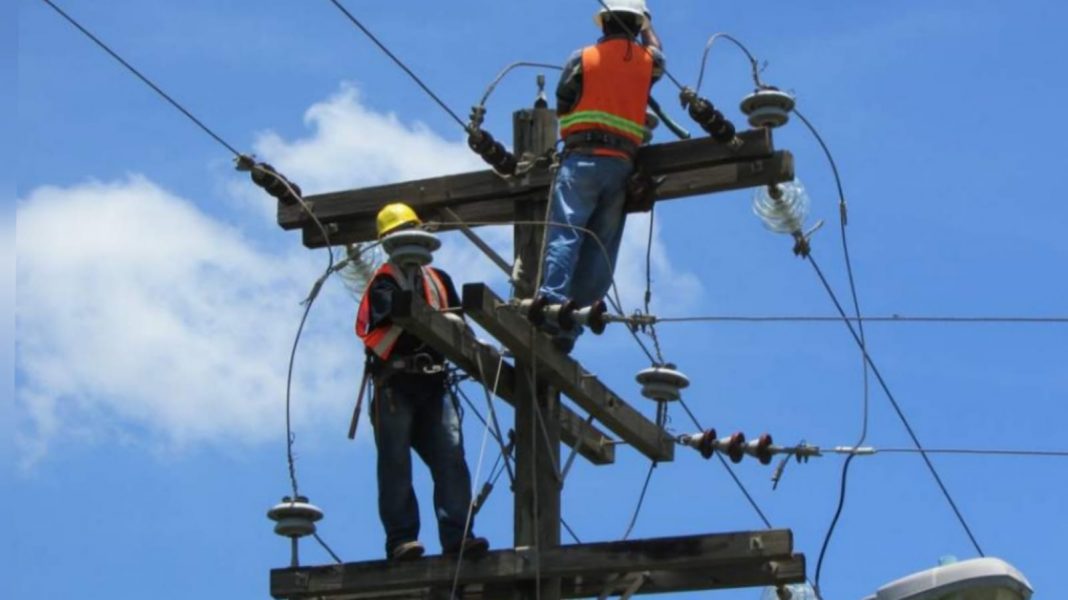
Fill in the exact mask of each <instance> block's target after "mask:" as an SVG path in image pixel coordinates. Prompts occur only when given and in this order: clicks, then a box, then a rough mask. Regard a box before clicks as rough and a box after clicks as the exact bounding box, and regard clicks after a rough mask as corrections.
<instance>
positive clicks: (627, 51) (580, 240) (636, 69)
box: [538, 0, 664, 352]
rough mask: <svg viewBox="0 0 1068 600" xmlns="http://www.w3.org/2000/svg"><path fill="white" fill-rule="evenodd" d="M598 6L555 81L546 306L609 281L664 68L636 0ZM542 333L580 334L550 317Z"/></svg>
mask: <svg viewBox="0 0 1068 600" xmlns="http://www.w3.org/2000/svg"><path fill="white" fill-rule="evenodd" d="M606 4H607V6H608V9H609V10H605V9H602V10H601V11H600V12H599V13H597V15H596V16H595V22H596V23H597V24H598V26H600V28H601V30H602V31H603V33H604V37H602V38H601V39H600V40H599V41H598V42H597V43H596V44H595V45H593V46H589V47H586V48H583V49H582V50H579V51H577V52H575V53H574V54H573V55H572V56H571V58H570V59H569V60H568V61H567V63H566V64H565V65H564V70H563V74H562V75H561V77H560V83H559V85H558V86H557V88H556V109H557V113H558V114H559V116H560V137H561V138H562V140H563V143H564V156H563V159H562V161H561V163H560V167H559V170H558V172H557V174H556V179H555V183H554V185H553V190H552V199H551V206H550V209H549V222H550V223H562V224H565V226H560V225H556V226H553V225H550V226H549V227H548V228H547V233H546V235H547V238H546V245H545V256H544V267H543V277H542V280H541V287H540V289H539V291H538V295H539V301H541V302H547V303H549V304H558V303H563V302H566V301H567V300H569V299H570V300H573V301H574V302H575V304H577V305H578V306H579V307H583V306H589V305H590V304H593V303H594V302H596V301H598V300H600V299H602V298H603V297H604V295H605V294H606V293H607V292H608V289H609V287H610V286H611V282H612V276H613V272H614V270H615V263H616V255H617V254H618V253H619V244H620V241H621V240H622V237H623V226H624V222H625V220H626V215H625V213H624V210H623V207H624V201H625V199H626V186H627V181H628V179H629V178H630V175H631V172H632V171H633V169H634V158H635V155H636V154H637V152H638V147H639V146H640V145H641V144H642V142H643V140H644V137H645V133H646V130H645V122H646V121H645V115H646V109H647V108H648V105H649V91H650V88H651V87H652V85H653V83H655V82H656V81H657V79H659V78H660V76H661V75H662V73H663V70H664V58H663V55H662V54H661V52H660V41H659V39H658V38H657V36H656V34H655V32H654V31H653V29H652V21H651V15H650V14H649V12H648V10H647V9H646V6H645V2H644V0H608V1H607V2H606ZM636 36H637V37H636ZM638 37H640V42H639V39H638ZM577 228H583V229H586V230H589V233H586V232H584V231H582V230H581V229H577ZM592 236H596V238H597V239H593V238H592ZM547 331H548V332H549V333H550V334H552V335H553V336H554V338H553V343H554V345H555V346H556V347H557V348H558V349H559V350H561V351H563V352H570V350H571V348H572V347H573V346H574V340H575V337H576V336H577V335H578V334H579V333H581V330H574V331H560V330H558V329H556V328H555V327H554V326H553V325H551V324H550V325H548V326H547Z"/></svg>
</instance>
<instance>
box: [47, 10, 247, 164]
mask: <svg viewBox="0 0 1068 600" xmlns="http://www.w3.org/2000/svg"><path fill="white" fill-rule="evenodd" d="M42 2H44V3H45V4H47V5H48V6H51V7H52V9H53V10H55V11H56V12H57V13H59V14H60V16H62V17H63V18H64V19H66V20H67V21H68V22H69V23H70V24H71V25H73V26H74V27H76V28H77V29H78V31H81V32H82V33H83V34H85V36H86V37H88V38H89V39H90V40H92V41H93V42H94V43H96V45H97V46H100V48H102V49H103V50H104V51H105V52H107V53H108V54H110V55H111V57H112V58H114V59H115V60H117V61H119V63H120V64H121V65H122V66H124V67H126V68H127V69H128V70H129V71H130V72H131V73H133V74H134V75H135V76H136V77H137V78H138V79H140V80H141V81H143V82H144V83H145V85H147V86H148V87H150V88H152V89H153V90H155V91H156V93H157V94H159V95H160V96H161V97H162V98H163V99H164V100H166V101H167V102H169V103H170V104H171V106H173V107H174V108H177V109H178V110H179V111H181V113H182V114H183V115H185V116H186V117H188V118H189V120H190V121H192V122H193V123H195V124H196V126H197V127H199V128H200V129H202V130H203V131H204V133H206V134H208V135H209V136H211V137H212V139H214V140H215V141H216V142H218V143H219V144H220V145H222V146H223V147H224V148H226V149H227V150H228V151H229V152H230V153H231V154H233V155H234V156H236V157H240V156H242V154H241V153H240V152H238V151H237V150H236V149H235V148H234V147H233V146H232V145H230V144H229V143H228V142H227V141H226V140H224V139H223V138H222V136H220V135H219V134H217V133H215V131H213V130H212V129H211V128H210V127H208V126H207V125H205V124H204V122H203V121H201V120H200V119H198V118H196V117H195V116H194V115H193V113H191V112H189V111H188V110H186V108H185V107H184V106H182V105H181V104H180V103H178V101H177V100H175V99H174V98H172V97H171V96H170V94H168V93H167V92H164V91H163V90H162V89H160V87H159V86H158V85H156V84H155V83H153V82H152V80H150V79H149V78H148V77H145V76H144V75H143V74H142V73H141V71H138V70H137V69H136V68H135V67H134V66H133V65H131V64H130V63H128V62H126V59H124V58H123V57H121V56H119V54H118V53H117V52H115V51H114V50H112V49H111V48H110V47H109V46H108V45H107V44H105V43H104V42H102V41H101V40H100V38H98V37H96V36H95V35H93V33H92V32H90V31H89V30H88V29H86V28H85V27H83V26H82V24H81V23H79V22H78V21H76V20H75V19H74V18H73V17H71V16H70V15H68V14H67V13H66V12H64V11H63V9H62V8H60V7H59V6H56V4H55V3H54V2H52V0H42Z"/></svg>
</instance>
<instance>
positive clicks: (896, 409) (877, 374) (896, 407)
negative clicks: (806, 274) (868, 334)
mask: <svg viewBox="0 0 1068 600" xmlns="http://www.w3.org/2000/svg"><path fill="white" fill-rule="evenodd" d="M808 261H809V263H810V264H811V265H812V268H813V269H815V271H816V275H818V276H819V279H820V281H821V282H822V283H823V287H824V289H826V290H827V293H828V295H830V297H831V300H832V301H833V302H834V306H835V308H837V309H838V312H839V314H841V315H842V317H843V321H842V322H843V323H845V325H846V327H848V328H849V333H850V334H851V335H852V336H853V340H854V341H855V342H856V343H857V345H858V346H861V350H862V351H863V352H864V360H865V361H866V362H867V363H868V366H869V367H870V368H871V372H872V374H874V375H875V379H876V380H877V381H878V382H879V386H880V387H882V389H883V393H884V394H886V397H887V399H889V400H890V404H891V405H892V406H893V408H894V412H896V413H897V416H898V418H899V419H900V420H901V423H902V424H903V425H904V426H905V430H906V431H907V432H908V434H909V437H910V438H912V443H913V444H915V445H916V448H917V450H919V453H920V456H922V457H923V461H924V463H925V464H926V465H927V469H928V470H929V471H930V472H931V475H932V476H933V477H934V479H935V482H936V483H937V484H938V487H939V489H941V490H942V495H943V496H945V498H946V501H947V502H949V506H950V508H952V509H953V513H954V514H955V515H956V516H957V520H958V521H960V524H961V526H962V527H963V528H964V531H965V533H967V534H968V538H969V539H970V540H971V542H972V545H973V546H974V547H975V551H976V552H977V553H978V554H979V556H986V555H985V554H984V553H983V550H982V548H981V547H980V546H979V542H977V541H976V539H975V536H974V535H973V534H972V530H971V528H970V527H968V523H967V521H965V520H964V515H962V514H961V512H960V509H958V508H957V503H956V502H954V501H953V497H952V496H951V495H950V493H949V490H948V489H947V488H946V486H945V484H944V483H943V482H942V478H941V477H940V476H939V475H938V471H937V470H936V469H935V468H934V464H932V463H931V459H930V458H929V457H928V456H927V453H926V451H925V450H924V448H923V445H922V444H921V443H920V440H919V438H918V437H917V436H916V432H915V431H913V430H912V425H910V424H909V422H908V419H907V418H906V417H905V414H904V412H902V410H901V406H900V405H898V403H897V399H895V398H894V395H893V393H892V392H891V391H890V387H889V386H888V385H887V383H886V380H884V379H883V376H882V373H880V372H879V369H878V367H876V366H875V362H874V361H873V360H872V358H871V355H869V354H868V352H867V350H864V348H863V345H862V344H861V340H860V337H859V336H858V335H857V332H856V330H855V329H854V328H853V324H852V323H851V322H850V321H849V320H848V319H845V316H846V314H845V310H844V309H843V308H842V305H841V303H840V302H839V301H838V296H837V295H836V294H835V293H834V290H833V289H831V286H830V284H829V283H828V282H827V278H826V277H824V275H823V271H822V270H821V269H820V268H819V265H818V264H817V263H816V260H815V259H814V258H813V256H812V255H811V254H809V256H808Z"/></svg>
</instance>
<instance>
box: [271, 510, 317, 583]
mask: <svg viewBox="0 0 1068 600" xmlns="http://www.w3.org/2000/svg"><path fill="white" fill-rule="evenodd" d="M267 518H269V519H271V520H272V521H274V522H275V525H274V532H275V533H277V534H278V535H280V536H283V537H287V538H289V540H290V552H291V558H290V563H289V564H290V565H291V566H294V567H299V566H300V553H299V550H298V545H297V540H299V539H300V538H302V537H305V536H309V535H314V534H315V522H316V521H318V520H320V519H322V518H323V511H322V510H321V509H320V508H319V507H318V506H315V505H314V504H310V503H309V502H308V498H307V497H305V496H297V497H296V498H290V497H289V496H286V497H284V498H282V502H281V503H279V504H276V505H274V507H273V508H271V510H269V511H267Z"/></svg>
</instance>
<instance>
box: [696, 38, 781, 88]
mask: <svg viewBox="0 0 1068 600" xmlns="http://www.w3.org/2000/svg"><path fill="white" fill-rule="evenodd" d="M720 38H723V39H725V40H727V41H729V42H732V43H733V44H734V45H735V46H737V47H738V48H740V49H741V51H742V52H744V53H745V57H746V58H748V59H749V67H750V68H751V69H752V71H753V84H754V85H756V87H757V89H765V88H767V86H766V85H764V83H763V82H762V81H760V63H758V62H757V59H756V57H754V56H753V53H752V52H750V51H749V48H746V47H745V44H743V43H741V42H739V41H738V40H737V39H735V38H734V36H732V35H730V34H727V33H717V34H714V35H713V36H712V37H710V38H708V42H707V43H706V44H705V51H704V54H702V55H701V70H700V71H698V74H697V85H695V86H694V91H695V92H697V93H700V92H701V83H702V82H703V81H704V80H705V63H707V62H708V52H709V51H710V50H712V44H714V43H716V40H718V39H720Z"/></svg>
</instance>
